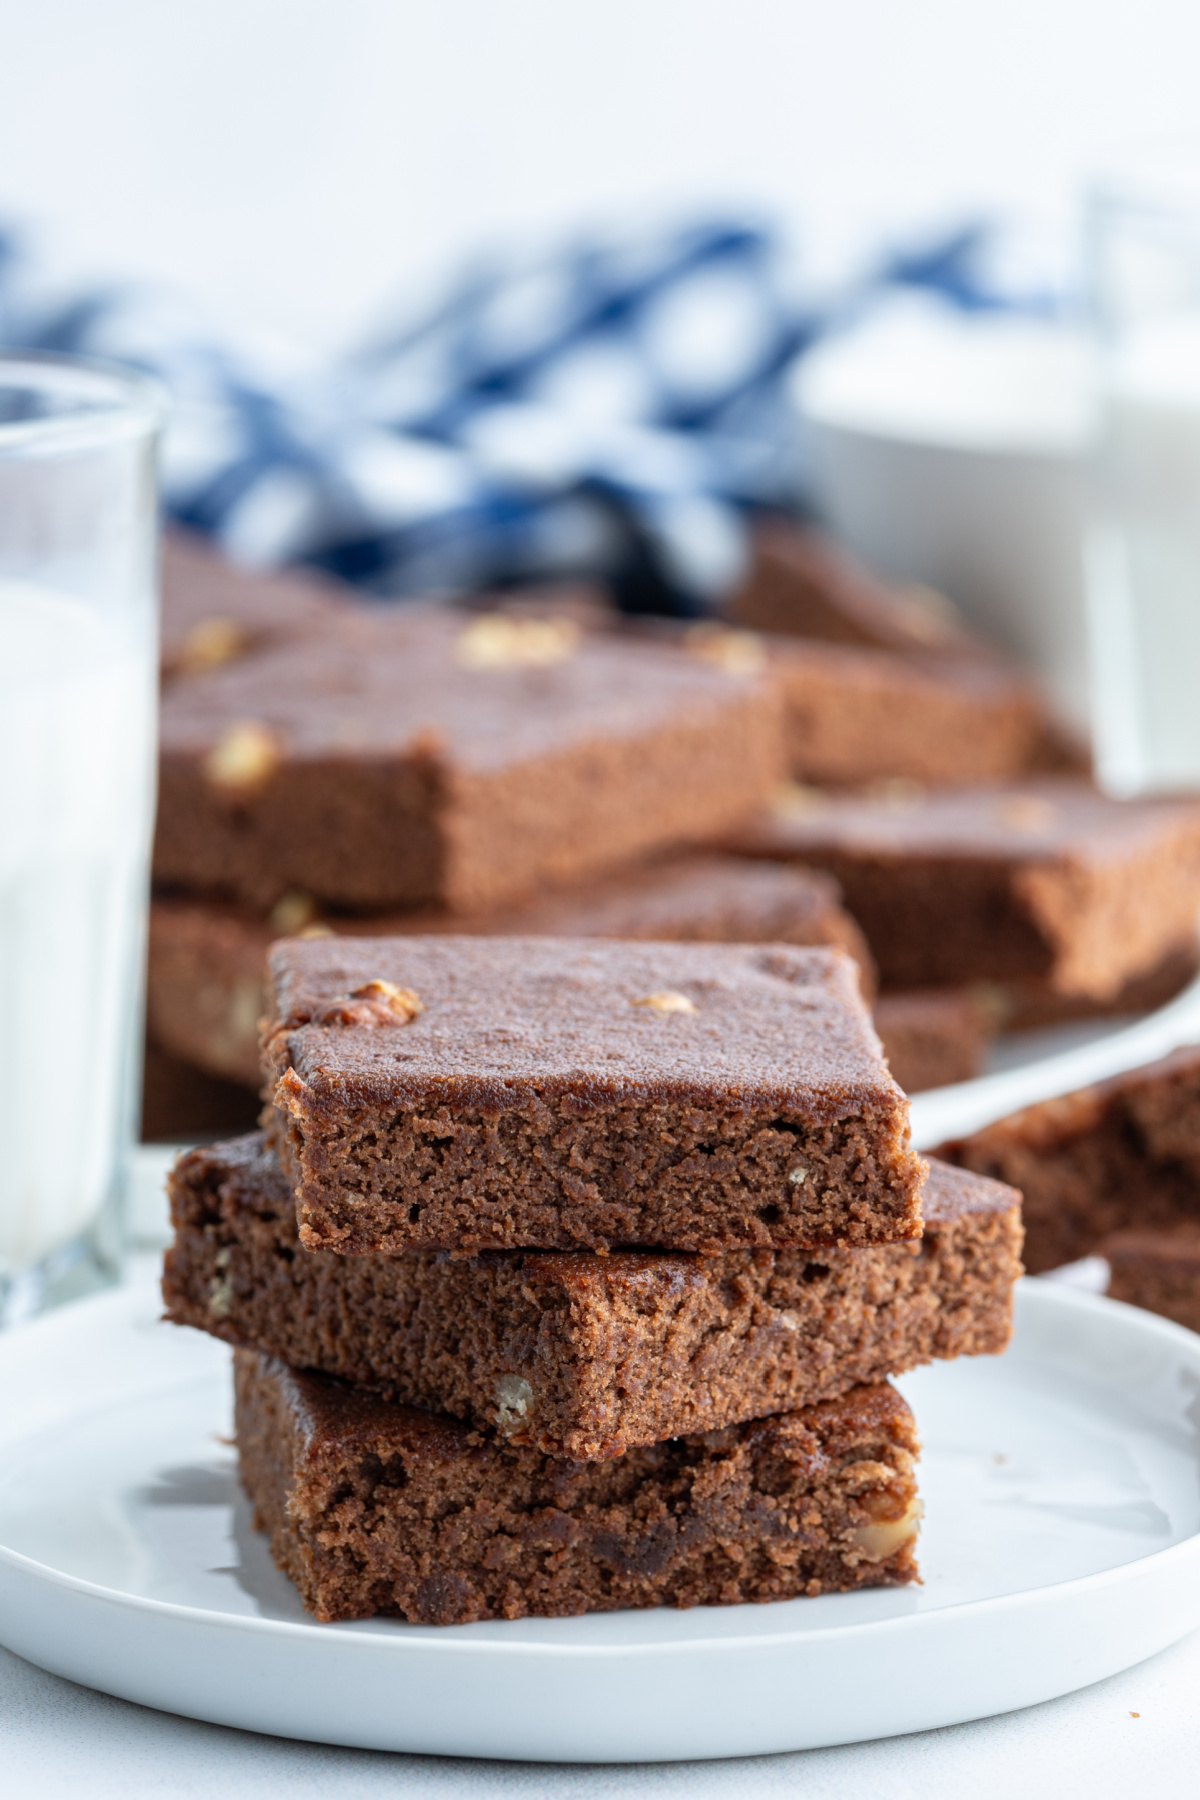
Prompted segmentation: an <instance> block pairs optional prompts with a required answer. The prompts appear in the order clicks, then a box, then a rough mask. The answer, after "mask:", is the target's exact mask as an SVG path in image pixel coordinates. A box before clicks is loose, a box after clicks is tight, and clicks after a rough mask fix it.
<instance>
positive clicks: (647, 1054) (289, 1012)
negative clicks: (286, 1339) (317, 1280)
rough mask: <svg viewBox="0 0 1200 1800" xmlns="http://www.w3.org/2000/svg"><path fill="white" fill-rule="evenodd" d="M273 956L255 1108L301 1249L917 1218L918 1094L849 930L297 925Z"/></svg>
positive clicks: (779, 1238) (435, 1246) (814, 1227)
mask: <svg viewBox="0 0 1200 1800" xmlns="http://www.w3.org/2000/svg"><path fill="white" fill-rule="evenodd" d="M268 969H269V984H268V1000H267V1018H266V1022H265V1025H264V1037H263V1051H262V1055H263V1074H264V1078H265V1081H266V1084H267V1092H268V1093H269V1094H270V1095H271V1096H272V1097H273V1098H274V1102H275V1105H274V1108H273V1109H272V1110H269V1111H268V1115H267V1119H266V1124H267V1130H268V1134H269V1136H270V1137H271V1140H272V1143H273V1146H274V1148H275V1149H276V1152H277V1154H278V1156H279V1160H280V1164H281V1166H282V1168H283V1172H284V1175H285V1176H286V1178H287V1180H288V1181H289V1183H290V1184H291V1186H292V1187H293V1189H294V1190H295V1193H296V1199H297V1206H298V1216H299V1220H300V1237H301V1242H302V1243H303V1244H304V1245H305V1247H306V1248H308V1249H310V1250H317V1249H332V1250H340V1251H346V1252H351V1253H362V1252H366V1251H385V1252H393V1253H394V1252H403V1251H408V1250H451V1251H457V1252H463V1253H473V1252H476V1251H479V1250H490V1249H572V1248H581V1247H582V1248H586V1249H592V1250H601V1251H603V1250H608V1249H611V1248H616V1247H618V1246H620V1245H652V1246H657V1247H660V1248H666V1249H679V1250H699V1251H702V1252H704V1253H706V1254H717V1253H719V1252H720V1251H722V1250H726V1249H733V1248H738V1247H742V1246H752V1245H764V1246H770V1245H784V1244H806V1243H807V1244H825V1243H852V1244H864V1243H890V1242H895V1241H897V1240H900V1239H905V1238H915V1237H919V1236H920V1233H921V1215H920V1188H921V1183H922V1181H923V1179H924V1173H925V1170H924V1165H923V1163H922V1162H921V1159H920V1158H919V1157H918V1156H916V1155H915V1154H914V1152H913V1151H912V1149H911V1147H910V1144H909V1134H908V1102H907V1100H906V1099H905V1096H904V1095H903V1093H902V1092H901V1091H900V1089H899V1088H898V1087H897V1086H896V1083H895V1082H894V1081H893V1080H892V1078H891V1076H890V1074H889V1073H888V1069H887V1065H886V1063H885V1062H884V1060H883V1055H882V1052H881V1050H880V1046H879V1039H878V1038H877V1036H876V1035H875V1032H874V1029H873V1027H872V1025H871V1021H870V1017H869V1015H868V1013H867V1011H866V1008H865V1006H864V1004H863V1001H862V997H861V993H860V990H859V984H858V971H857V968H856V966H855V964H854V963H853V962H852V961H851V960H850V958H849V957H848V956H846V955H844V954H843V953H842V952H841V951H837V950H814V949H799V948H796V947H795V946H792V945H783V944H761V945H753V944H751V945H737V944H701V943H690V944H688V943H684V944H670V943H646V942H637V943H632V942H615V941H612V940H603V939H597V938H577V939H566V938H564V939H546V938H506V939H499V938H468V937H426V938H418V937H412V938H375V939H367V938H357V939H356V938H338V939H330V938H321V939H311V940H300V939H289V940H286V941H284V942H281V943H278V944H276V945H275V946H274V948H273V949H272V951H271V954H270V958H269V961H268Z"/></svg>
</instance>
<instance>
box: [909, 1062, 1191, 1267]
mask: <svg viewBox="0 0 1200 1800" xmlns="http://www.w3.org/2000/svg"><path fill="white" fill-rule="evenodd" d="M937 1154H938V1155H939V1156H940V1157H944V1158H945V1159H946V1160H947V1161H949V1162H953V1163H957V1164H959V1165H960V1166H961V1167H963V1168H968V1169H974V1170H976V1171H977V1172H978V1173H980V1174H983V1175H989V1176H992V1177H995V1178H996V1179H998V1180H1000V1181H1007V1182H1010V1183H1011V1184H1012V1185H1013V1186H1014V1187H1017V1188H1019V1189H1020V1190H1021V1193H1022V1194H1023V1195H1024V1217H1025V1261H1026V1263H1027V1265H1028V1267H1029V1269H1030V1270H1031V1271H1032V1272H1033V1273H1034V1274H1039V1273H1040V1272H1041V1271H1042V1270H1043V1269H1053V1268H1057V1267H1058V1266H1059V1264H1061V1263H1067V1262H1074V1261H1076V1259H1077V1258H1079V1257H1081V1256H1089V1255H1091V1254H1092V1253H1093V1252H1095V1251H1097V1250H1100V1249H1101V1248H1102V1245H1103V1242H1104V1240H1105V1239H1106V1238H1108V1237H1109V1236H1110V1235H1111V1234H1113V1233H1115V1232H1123V1231H1127V1230H1136V1231H1138V1232H1142V1231H1144V1230H1147V1229H1150V1230H1157V1229H1159V1228H1160V1227H1164V1226H1175V1225H1184V1226H1186V1225H1188V1224H1189V1223H1190V1222H1196V1223H1197V1224H1200V1049H1198V1048H1188V1049H1184V1050H1176V1051H1174V1052H1173V1053H1172V1054H1171V1055H1170V1056H1165V1057H1163V1058H1162V1059H1161V1060H1159V1061H1158V1062H1153V1063H1147V1064H1146V1065H1145V1066H1144V1067H1143V1068H1140V1069H1134V1070H1132V1071H1130V1072H1129V1073H1128V1074H1125V1075H1114V1076H1113V1077H1112V1078H1111V1079H1110V1080H1108V1081H1101V1082H1098V1083H1097V1084H1096V1085H1095V1086H1094V1087H1087V1088H1080V1089H1078V1090H1077V1091H1076V1092H1075V1093H1073V1094H1064V1095H1062V1096H1061V1097H1060V1098H1059V1099H1056V1100H1043V1101H1041V1102H1039V1104H1038V1105H1036V1106H1027V1107H1025V1108H1024V1109H1023V1110H1022V1111H1021V1112H1017V1113H1012V1114H1010V1116H1009V1117H1008V1118H1006V1119H1001V1120H999V1121H998V1122H997V1123H996V1124H994V1125H987V1126H985V1127H984V1128H983V1129H982V1130H981V1131H977V1132H974V1133H973V1134H972V1135H971V1136H970V1137H966V1138H961V1139H959V1140H958V1141H956V1142H954V1143H949V1144H943V1145H941V1146H940V1148H939V1149H938V1152H937Z"/></svg>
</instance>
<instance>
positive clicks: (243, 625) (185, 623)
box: [160, 526, 353, 679]
mask: <svg viewBox="0 0 1200 1800" xmlns="http://www.w3.org/2000/svg"><path fill="white" fill-rule="evenodd" d="M161 577H162V614H161V631H160V648H161V657H162V667H163V674H164V676H166V677H167V678H168V679H171V678H174V677H175V676H179V675H185V674H197V673H200V672H202V671H204V670H206V669H215V668H219V667H220V666H221V664H222V663H228V662H233V661H234V660H235V659H237V658H239V657H242V656H245V655H246V654H247V653H248V652H249V651H252V650H256V649H257V650H261V649H263V648H265V647H266V646H267V645H268V644H276V643H280V642H282V641H285V640H287V639H289V638H292V637H295V636H296V635H298V634H301V633H303V632H304V630H305V629H306V628H311V627H313V626H318V625H320V624H321V623H322V622H324V621H327V620H329V619H337V618H338V617H339V616H340V615H341V613H342V612H343V611H344V610H345V608H346V606H347V605H348V604H349V605H353V600H352V599H351V598H350V597H349V590H348V589H346V588H344V587H342V586H341V585H340V583H335V582H332V581H329V580H326V579H323V578H322V577H320V576H318V575H314V574H312V573H310V572H308V571H301V570H295V569H293V570H289V571H288V572H287V573H286V574H268V573H265V572H264V571H261V570H257V569H243V568H239V567H238V565H237V564H236V563H232V562H230V561H229V559H228V558H227V557H225V556H222V555H221V554H220V553H219V552H218V551H216V550H214V549H212V548H211V547H210V546H209V545H208V544H207V543H206V542H205V541H204V539H203V538H199V537H195V536H193V535H192V534H191V533H190V532H186V531H181V530H179V528H178V527H177V526H173V527H172V528H171V529H170V530H169V531H167V532H166V533H165V534H164V536H163V541H162V566H161Z"/></svg>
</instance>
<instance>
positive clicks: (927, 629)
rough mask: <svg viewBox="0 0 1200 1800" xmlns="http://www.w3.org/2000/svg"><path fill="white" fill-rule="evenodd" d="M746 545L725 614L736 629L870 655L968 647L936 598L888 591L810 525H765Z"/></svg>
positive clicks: (781, 521)
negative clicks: (742, 569) (852, 647)
mask: <svg viewBox="0 0 1200 1800" xmlns="http://www.w3.org/2000/svg"><path fill="white" fill-rule="evenodd" d="M750 542H751V557H750V568H749V570H748V572H747V574H746V577H745V579H744V581H743V582H742V584H741V586H740V587H739V588H738V589H737V590H736V592H735V593H733V594H732V595H731V596H730V598H729V600H728V602H727V603H726V606H725V609H724V610H725V613H726V616H727V617H728V618H730V619H733V620H735V621H736V622H737V623H738V624H739V625H745V626H748V627H749V628H750V629H751V630H754V631H769V632H776V633H780V634H782V635H784V636H788V637H800V638H815V639H818V640H822V639H823V640H824V641H825V642H827V643H834V644H857V645H862V646H867V647H870V648H873V649H876V650H894V651H900V652H912V651H918V652H920V651H928V650H929V649H931V648H956V649H965V648H971V647H975V646H974V640H973V639H972V638H971V636H970V634H969V633H968V631H967V630H966V628H965V626H963V625H962V624H961V623H960V622H959V619H958V616H957V614H956V613H955V611H954V608H953V607H952V606H951V605H950V603H949V602H948V601H947V600H944V599H943V598H942V596H941V595H940V594H934V593H931V592H930V591H929V590H928V589H926V588H913V587H908V588H896V587H889V586H888V585H887V584H886V583H885V582H882V581H879V580H877V579H876V577H875V576H874V575H872V574H871V573H870V572H869V571H868V570H867V569H866V568H864V567H863V565H862V564H861V563H859V562H856V561H855V560H854V559H853V558H852V557H850V556H848V555H847V554H846V553H845V551H843V550H840V549H838V548H837V547H836V545H834V544H833V543H831V542H830V540H829V539H828V538H827V537H824V536H823V535H822V534H821V533H820V532H818V531H814V530H813V529H812V527H811V526H807V525H799V524H796V523H795V522H793V521H791V520H785V519H772V520H768V521H765V522H763V523H761V524H759V525H757V526H756V527H755V528H754V531H753V533H752V535H751V540H750Z"/></svg>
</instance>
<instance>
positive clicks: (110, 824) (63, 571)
mask: <svg viewBox="0 0 1200 1800" xmlns="http://www.w3.org/2000/svg"><path fill="white" fill-rule="evenodd" d="M163 411H164V408H163V398H162V394H161V390H160V389H159V388H158V387H157V385H156V384H155V383H154V382H152V381H150V380H148V379H145V378H143V377H141V376H138V375H136V374H134V373H132V372H126V371H122V370H119V369H115V368H107V367H104V366H102V365H99V364H94V365H90V364H86V363H82V362H74V361H70V360H68V359H65V358H61V359H60V358H55V357H40V356H17V355H8V356H0V1323H10V1322H12V1320H14V1319H15V1318H18V1317H21V1316H23V1315H24V1314H26V1313H29V1312H33V1311H36V1310H37V1309H38V1308H39V1307H40V1306H42V1305H43V1304H46V1303H47V1302H48V1301H49V1300H51V1299H54V1298H60V1297H66V1296H67V1295H68V1294H69V1293H71V1292H83V1291H87V1289H88V1288H89V1287H94V1286H96V1285H99V1284H100V1283H101V1282H102V1281H103V1280H105V1279H112V1278H115V1275H116V1273H117V1271H118V1268H119V1257H120V1209H121V1199H122V1189H123V1186H124V1183H125V1180H126V1178H127V1173H128V1164H129V1154H130V1151H131V1148H132V1143H133V1136H134V1122H135V1116H136V1114H135V1107H136V1086H135V1081H136V1076H137V1073H138V1069H139V1064H140V1030H139V1028H140V1016H141V1000H142V979H143V977H142V965H143V961H144V939H145V919H146V894H147V886H148V869H149V855H150V834H151V829H152V824H153V802H154V753H155V752H154V746H155V721H156V693H157V662H158V657H157V605H156V539H157V494H156V459H157V442H158V437H159V432H160V427H161V423H162V419H163Z"/></svg>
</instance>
